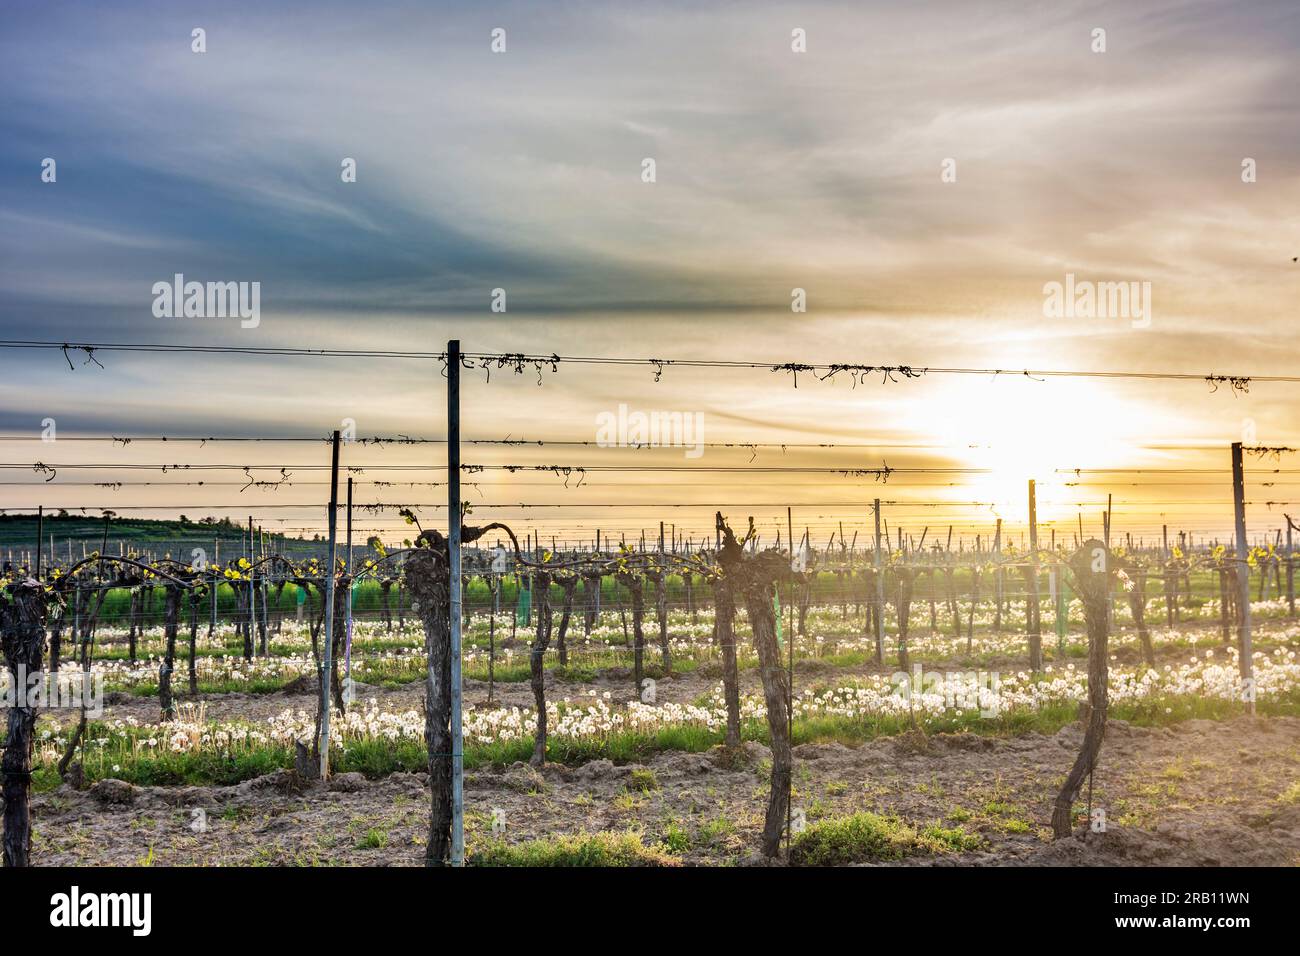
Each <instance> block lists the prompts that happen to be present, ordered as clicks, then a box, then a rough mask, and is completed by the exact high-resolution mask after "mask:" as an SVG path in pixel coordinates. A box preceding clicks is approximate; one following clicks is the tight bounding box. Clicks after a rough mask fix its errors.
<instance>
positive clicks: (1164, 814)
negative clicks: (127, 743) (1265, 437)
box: [33, 677, 1300, 866]
mask: <svg viewBox="0 0 1300 956" xmlns="http://www.w3.org/2000/svg"><path fill="white" fill-rule="evenodd" d="M696 682H698V684H697V685H696V686H692V685H693V684H696ZM666 683H668V684H669V685H675V684H677V682H673V681H669V682H666ZM708 683H711V682H710V681H707V680H706V679H704V678H699V677H696V678H685V679H683V681H682V683H681V686H680V688H679V689H680V690H681V691H682V692H683V693H684V694H687V695H689V694H691V693H692V692H693V691H697V690H698V687H699V686H706V685H707V684H708ZM597 686H599V685H597ZM518 689H519V690H520V691H523V690H524V688H522V687H521V688H518ZM403 695H406V696H409V697H410V705H411V706H419V697H420V691H419V689H418V687H412V688H410V689H404V690H400V691H391V692H387V693H386V694H383V695H382V696H383V698H384V699H383V703H384V706H385V707H390V706H394V705H396V704H397V703H398V700H397V699H394V698H400V699H405V698H404V697H403ZM232 696H233V695H227V697H226V698H225V699H224V700H221V701H213V702H212V703H211V704H210V705H209V713H210V715H212V716H228V715H229V714H227V713H226V712H225V711H224V708H226V707H230V708H232V712H238V713H239V714H240V715H241V716H254V715H255V713H257V712H260V711H261V710H262V708H263V707H267V708H269V710H268V711H267V712H268V713H269V712H274V709H276V706H277V705H278V706H279V707H280V708H282V707H283V706H285V701H284V700H283V698H282V699H281V700H279V701H275V700H273V699H268V698H258V697H249V698H244V699H241V700H232V699H231V697H232ZM483 696H484V697H486V688H484V689H483ZM510 696H511V698H513V697H514V696H516V694H515V692H514V690H513V689H512V691H511V694H510ZM519 696H522V694H521V695H519ZM674 696H676V694H674ZM511 702H513V700H512V701H511ZM527 702H528V701H527V700H524V699H521V700H520V701H519V703H521V704H525V703H527ZM296 703H297V702H295V704H296ZM140 704H141V706H146V705H147V706H149V707H152V706H155V705H154V703H153V702H152V701H142V702H140ZM306 705H307V700H306V698H303V701H302V703H301V706H306ZM127 709H131V708H130V707H128V708H127ZM1080 739H1081V729H1080V727H1079V726H1078V725H1077V724H1076V725H1071V726H1069V727H1066V728H1064V729H1062V730H1061V731H1060V732H1059V733H1057V734H1054V735H1051V736H1047V735H1043V734H1026V735H1024V736H1019V737H1011V738H990V737H981V736H976V735H972V734H955V735H942V734H941V735H935V736H932V737H929V738H918V737H901V738H884V739H879V740H875V741H871V742H869V743H865V744H863V745H861V746H857V747H846V746H843V745H840V744H807V745H803V746H800V747H797V748H796V750H795V754H796V765H795V767H796V769H795V773H796V776H795V790H796V793H795V798H794V805H795V806H796V807H799V808H802V809H803V810H804V811H805V812H806V814H807V817H808V820H809V822H810V823H815V822H816V821H817V820H819V819H824V818H826V817H832V816H843V815H846V814H850V813H853V812H856V811H860V810H870V811H874V812H878V813H882V814H887V815H894V816H897V817H899V818H901V819H903V820H906V821H908V822H910V823H913V824H916V825H925V824H929V823H932V822H938V823H942V824H943V825H945V826H961V827H964V828H965V829H967V830H968V831H970V832H972V833H976V834H979V835H980V836H981V837H983V838H984V840H985V843H984V845H983V846H982V847H981V848H979V849H976V850H973V851H970V852H966V853H962V854H945V855H938V856H925V857H915V858H912V859H910V860H908V861H907V862H908V863H909V864H911V865H972V866H987V865H1007V864H1012V865H1022V864H1023V865H1052V866H1110V865H1127V866H1131V865H1172V866H1224V865H1268V866H1293V865H1296V864H1300V801H1296V800H1295V799H1294V797H1293V798H1292V799H1291V800H1290V801H1288V800H1286V799H1283V798H1282V794H1283V793H1284V792H1285V791H1286V790H1287V789H1288V787H1290V786H1292V785H1293V784H1295V783H1296V781H1297V780H1300V719H1297V718H1290V717H1281V718H1269V719H1265V718H1258V719H1256V718H1246V717H1242V718H1237V719H1234V720H1230V721H1222V722H1217V721H1204V720H1193V721H1188V722H1186V723H1183V724H1180V725H1177V726H1175V727H1172V728H1154V729H1153V728H1140V727H1132V726H1129V725H1127V724H1125V723H1124V722H1122V721H1111V722H1110V724H1109V727H1108V731H1107V735H1106V741H1105V745H1104V747H1103V749H1102V757H1101V764H1100V766H1099V768H1098V770H1097V773H1096V777H1095V780H1094V786H1093V794H1092V806H1093V807H1094V808H1100V809H1103V810H1105V811H1106V829H1105V832H1101V833H1098V832H1086V831H1087V828H1086V827H1084V826H1082V825H1081V826H1080V828H1079V831H1078V832H1077V833H1076V835H1075V836H1074V837H1072V838H1067V839H1065V840H1061V841H1057V842H1052V841H1051V839H1050V832H1049V830H1048V823H1049V821H1050V818H1051V808H1052V803H1053V800H1054V798H1055V795H1056V790H1057V788H1058V787H1059V786H1060V783H1061V781H1062V780H1063V779H1064V776H1065V773H1066V771H1067V770H1068V768H1069V766H1070V763H1071V761H1072V760H1073V758H1074V755H1075V753H1076V752H1077V750H1078V746H1079V743H1080ZM767 757H768V754H767V751H766V748H764V747H762V746H761V745H759V744H753V743H751V744H747V745H746V746H745V748H744V753H743V755H741V756H740V759H738V760H728V759H726V758H725V755H724V754H723V753H722V751H721V750H720V749H715V750H713V751H711V752H709V753H707V754H680V753H674V754H664V755H660V756H658V757H656V758H655V759H653V760H651V761H650V762H648V763H647V764H646V765H645V766H646V767H647V768H648V769H650V770H651V771H653V774H654V780H655V785H654V786H653V787H652V788H651V789H649V790H647V791H644V792H643V791H642V790H641V789H638V787H637V786H636V784H635V783H634V781H633V780H632V773H633V770H634V769H635V766H615V765H614V764H612V763H610V762H609V761H607V760H598V761H594V762H592V763H589V764H586V765H583V766H581V767H576V768H571V767H563V766H557V765H548V766H547V767H545V768H544V769H543V770H542V771H541V772H537V771H534V770H532V769H531V768H529V767H527V766H525V765H522V764H516V765H515V766H513V767H510V768H506V769H504V770H485V771H477V772H472V773H469V774H467V777H466V784H465V799H466V809H467V831H468V833H467V839H468V841H469V845H470V849H471V853H472V850H473V847H474V845H475V843H476V842H477V841H479V840H481V839H484V838H485V837H486V835H487V833H488V832H489V830H490V817H491V814H492V811H493V810H494V809H500V810H502V811H503V812H504V814H505V821H506V837H505V838H506V839H507V840H509V841H511V842H514V841H522V840H527V839H531V838H536V837H542V836H548V835H558V834H572V833H595V832H600V831H618V832H622V831H626V830H629V829H637V830H639V831H641V832H642V833H643V835H644V837H645V839H646V840H647V842H653V841H659V840H662V839H664V838H665V837H666V836H668V835H669V834H670V832H671V833H673V834H675V836H676V839H677V840H678V841H679V842H682V843H685V849H684V850H682V851H681V858H682V860H683V862H685V863H687V864H698V865H717V864H740V865H744V864H754V863H759V862H761V861H760V860H759V859H757V858H756V856H755V853H754V848H755V847H756V846H757V844H758V835H759V832H760V830H761V826H762V813H763V809H764V806H765V801H766V794H767V767H768V762H767ZM290 784H291V778H290V775H289V774H288V773H287V772H283V773H275V774H270V775H268V776H266V777H261V778H258V779H256V780H251V781H247V782H245V783H242V784H240V785H238V786H233V787H212V788H208V787H188V788H185V787H178V788H163V787H145V788H139V787H132V786H130V785H129V784H125V783H122V782H120V781H101V782H100V783H98V784H96V785H95V786H94V787H92V788H91V789H90V790H88V791H85V792H78V791H75V790H72V789H71V788H69V787H67V786H64V787H62V788H60V789H59V790H58V791H56V792H53V793H47V794H41V795H37V796H35V797H34V798H33V805H34V806H33V810H34V813H33V815H34V820H35V843H34V847H33V857H34V858H35V859H36V860H37V861H39V863H40V864H43V865H87V864H90V865H110V866H117V865H136V864H144V863H152V864H153V865H231V866H247V865H294V864H300V865H340V864H341V865H386V866H412V865H420V864H421V863H422V861H423V845H424V839H425V829H426V826H427V808H428V790H427V787H426V782H425V779H424V777H423V775H421V774H394V775H392V776H390V777H387V778H385V779H382V780H375V781H370V780H366V779H364V778H363V777H361V776H360V775H357V774H343V775H340V776H337V777H335V778H334V779H333V780H332V781H331V782H330V783H329V784H328V785H323V784H320V783H316V784H312V785H309V786H308V787H307V788H306V789H303V790H301V791H295V790H294V789H293V788H292V786H291V785H290ZM1085 797H1086V793H1085ZM196 810H202V811H203V812H204V814H205V815H206V830H203V831H199V830H196V829H195V826H196V824H197V823H198V822H199V817H198V816H197V815H196V814H195V812H194V811H196ZM683 834H684V839H683V837H682V835H683Z"/></svg>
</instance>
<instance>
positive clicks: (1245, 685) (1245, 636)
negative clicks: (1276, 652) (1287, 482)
mask: <svg viewBox="0 0 1300 956" xmlns="http://www.w3.org/2000/svg"><path fill="white" fill-rule="evenodd" d="M1232 505H1233V517H1234V519H1235V524H1236V529H1237V670H1238V672H1239V673H1240V674H1241V690H1242V698H1243V699H1244V700H1245V702H1246V705H1247V709H1248V710H1249V711H1250V713H1252V714H1253V713H1254V712H1255V691H1254V684H1255V662H1254V660H1253V659H1252V655H1251V640H1250V564H1249V560H1250V542H1249V541H1247V540H1246V479H1245V469H1244V467H1243V466H1242V461H1241V442H1233V443H1232Z"/></svg>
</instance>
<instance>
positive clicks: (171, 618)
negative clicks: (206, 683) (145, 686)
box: [158, 584, 181, 723]
mask: <svg viewBox="0 0 1300 956" xmlns="http://www.w3.org/2000/svg"><path fill="white" fill-rule="evenodd" d="M163 591H164V592H165V597H164V601H163V637H164V639H165V640H166V642H167V646H166V650H165V651H164V652H163V662H162V667H160V668H159V669H158V704H159V707H160V709H161V715H160V716H159V718H158V719H159V721H160V722H162V723H166V722H168V721H170V720H172V719H174V718H175V716H176V702H175V701H174V700H173V698H172V671H173V670H175V668H176V631H177V621H178V619H179V617H180V607H181V589H180V588H179V587H177V586H176V585H175V584H168V585H167V586H166V587H165V588H164V589H163Z"/></svg>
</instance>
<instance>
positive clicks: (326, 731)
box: [244, 431, 339, 780]
mask: <svg viewBox="0 0 1300 956" xmlns="http://www.w3.org/2000/svg"><path fill="white" fill-rule="evenodd" d="M330 457H331V467H330V507H329V516H328V519H329V563H328V564H326V565H325V635H324V641H323V643H324V650H323V656H324V661H323V662H322V667H321V675H320V699H319V701H318V704H317V706H318V707H319V708H320V710H319V713H320V734H319V736H318V737H317V738H316V748H317V753H318V754H319V755H320V771H319V773H320V778H321V779H322V780H324V779H325V778H326V777H328V776H329V763H330V684H331V680H332V676H333V644H334V639H333V638H334V564H335V562H336V561H337V560H338V542H337V540H336V538H335V532H336V531H337V524H338V504H339V433H338V431H335V432H334V436H333V441H332V444H331V456H330ZM244 646H245V648H246V649H247V651H248V652H247V653H246V655H245V656H246V657H250V658H251V657H252V653H251V647H252V637H251V635H250V636H248V637H246V638H245V644H244Z"/></svg>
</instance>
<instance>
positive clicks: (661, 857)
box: [467, 833, 680, 867]
mask: <svg viewBox="0 0 1300 956" xmlns="http://www.w3.org/2000/svg"><path fill="white" fill-rule="evenodd" d="M467 862H468V863H469V865H470V866H528V867H537V866H548V867H549V866H599V867H613V866H620V867H621V866H679V865H680V863H679V861H677V860H676V859H674V858H673V857H672V855H670V854H669V853H668V852H666V850H664V849H663V848H661V847H655V846H647V845H646V844H645V843H644V842H643V841H642V839H641V837H640V836H639V835H638V834H635V833H617V834H616V833H596V834H592V835H589V836H559V837H543V838H541V839H537V840H528V841H526V842H524V843H515V844H507V843H505V842H503V841H501V840H491V841H488V842H486V843H483V844H480V845H479V846H477V847H472V848H471V849H470V852H469V854H468V859H467Z"/></svg>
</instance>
